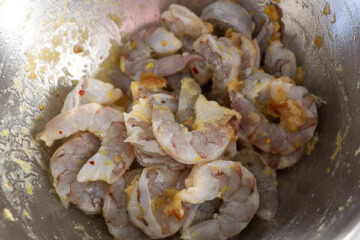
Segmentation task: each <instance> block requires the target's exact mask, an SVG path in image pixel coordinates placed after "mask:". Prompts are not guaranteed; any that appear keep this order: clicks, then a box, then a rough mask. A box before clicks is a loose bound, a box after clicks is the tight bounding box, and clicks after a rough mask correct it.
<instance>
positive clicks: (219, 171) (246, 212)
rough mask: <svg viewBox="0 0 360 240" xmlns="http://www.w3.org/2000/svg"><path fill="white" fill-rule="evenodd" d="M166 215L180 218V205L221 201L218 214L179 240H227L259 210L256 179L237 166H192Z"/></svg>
mask: <svg viewBox="0 0 360 240" xmlns="http://www.w3.org/2000/svg"><path fill="white" fill-rule="evenodd" d="M185 185H186V189H184V190H182V191H180V192H178V193H177V194H176V195H175V196H174V198H173V201H172V202H171V204H169V205H168V206H167V207H166V209H165V210H166V212H168V213H171V214H174V215H175V216H177V217H178V218H180V219H181V218H182V217H184V216H183V213H184V211H183V202H188V203H192V204H198V203H203V202H205V201H210V200H213V199H215V198H220V199H222V200H223V204H222V206H221V207H220V209H219V213H218V214H214V215H213V218H212V219H210V220H207V221H204V222H201V223H198V224H195V225H193V226H191V227H189V228H187V229H185V230H184V231H183V233H182V239H224V240H225V239H228V238H230V237H233V236H235V235H237V234H239V233H240V232H241V231H242V230H243V229H244V228H245V227H246V226H247V224H248V223H249V222H250V220H251V219H252V218H253V217H254V215H255V213H256V211H257V209H258V206H259V194H258V192H257V187H256V179H255V177H254V176H253V175H252V174H251V172H249V171H248V170H247V169H246V168H245V167H243V166H242V165H241V164H240V163H237V162H233V161H224V160H217V161H214V162H210V163H205V164H202V165H201V164H199V165H195V166H194V167H193V169H192V170H191V173H190V175H189V177H188V178H187V179H186V180H185ZM209 189H211V191H209Z"/></svg>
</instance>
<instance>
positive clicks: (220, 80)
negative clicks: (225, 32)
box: [193, 34, 241, 104]
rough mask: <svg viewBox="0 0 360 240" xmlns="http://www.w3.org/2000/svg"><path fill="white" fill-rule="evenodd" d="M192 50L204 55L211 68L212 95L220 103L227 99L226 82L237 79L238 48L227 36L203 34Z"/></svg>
mask: <svg viewBox="0 0 360 240" xmlns="http://www.w3.org/2000/svg"><path fill="white" fill-rule="evenodd" d="M193 50H194V51H195V52H196V53H197V54H199V55H200V56H202V57H204V59H205V61H206V63H207V64H208V66H209V68H210V69H211V70H212V72H213V75H212V81H213V85H212V95H213V97H214V98H215V99H216V100H217V101H218V102H219V103H221V104H226V103H227V102H228V101H229V94H228V90H227V84H228V82H230V81H232V80H237V77H238V74H239V69H240V64H241V58H240V54H239V50H238V49H237V48H236V47H234V45H233V44H232V42H231V40H230V39H228V38H219V39H217V38H216V37H213V36H212V35H210V34H205V35H202V36H201V37H199V38H198V39H197V40H196V41H195V43H194V45H193Z"/></svg>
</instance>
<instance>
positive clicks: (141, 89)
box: [124, 78, 185, 169]
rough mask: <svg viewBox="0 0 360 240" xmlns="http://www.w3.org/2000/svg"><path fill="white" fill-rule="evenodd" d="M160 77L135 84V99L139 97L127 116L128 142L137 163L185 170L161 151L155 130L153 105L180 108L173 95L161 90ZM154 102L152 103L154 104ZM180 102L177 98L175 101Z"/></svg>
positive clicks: (133, 86) (125, 116) (133, 88)
mask: <svg viewBox="0 0 360 240" xmlns="http://www.w3.org/2000/svg"><path fill="white" fill-rule="evenodd" d="M162 81H163V80H162V79H161V78H151V79H150V78H147V80H144V79H143V80H141V81H138V82H133V83H132V90H133V96H135V97H136V98H138V97H142V98H138V99H137V101H136V104H135V105H134V106H133V107H132V110H131V111H130V112H129V113H125V114H124V119H125V126H126V129H127V133H128V138H127V139H126V140H125V141H126V142H129V143H131V144H133V145H134V146H135V154H136V158H137V161H138V162H139V163H140V164H141V165H142V166H145V167H150V166H156V165H158V164H164V165H167V166H169V167H170V168H172V169H182V168H185V165H183V164H181V163H179V162H176V161H175V160H174V159H173V158H172V157H170V156H168V155H167V153H166V152H165V151H164V150H163V149H162V148H161V146H160V145H159V143H158V142H157V140H156V138H155V136H154V134H153V131H152V117H151V113H152V108H153V107H152V106H153V105H157V106H167V107H169V108H170V109H173V110H175V109H177V101H176V102H174V101H173V100H174V98H173V96H174V95H173V94H170V95H168V94H167V93H164V92H163V93H159V92H161V91H162ZM151 99H153V101H151ZM176 100H177V98H176Z"/></svg>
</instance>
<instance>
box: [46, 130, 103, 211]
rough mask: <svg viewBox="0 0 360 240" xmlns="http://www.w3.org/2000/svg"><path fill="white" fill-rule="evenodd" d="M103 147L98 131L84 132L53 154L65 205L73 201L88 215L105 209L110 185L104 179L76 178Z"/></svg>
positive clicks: (56, 184) (53, 168)
mask: <svg viewBox="0 0 360 240" xmlns="http://www.w3.org/2000/svg"><path fill="white" fill-rule="evenodd" d="M99 147H100V140H99V139H98V138H97V137H96V136H95V135H94V134H92V133H82V134H80V135H77V136H74V137H73V138H72V139H70V140H69V141H67V142H65V143H64V144H63V145H61V146H60V147H59V148H58V149H57V150H56V151H55V153H54V155H53V156H52V157H51V159H50V172H51V175H52V176H53V179H54V182H53V184H54V187H55V191H56V193H57V194H58V195H59V197H60V199H61V201H62V202H63V203H64V205H65V207H68V206H69V203H72V204H74V205H76V206H77V207H78V208H79V209H80V210H81V211H83V212H84V213H86V214H91V215H92V214H98V213H100V212H101V208H102V206H103V203H104V197H105V192H106V190H107V187H108V185H107V184H106V183H104V182H101V181H96V182H86V183H81V182H78V181H77V180H76V176H77V174H78V173H79V171H80V169H81V167H82V166H83V164H84V163H86V161H87V160H88V159H89V158H90V157H91V156H92V155H94V154H95V153H96V152H97V151H98V149H99Z"/></svg>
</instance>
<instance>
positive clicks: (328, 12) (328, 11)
mask: <svg viewBox="0 0 360 240" xmlns="http://www.w3.org/2000/svg"><path fill="white" fill-rule="evenodd" d="M323 14H324V15H325V16H328V15H330V14H331V8H330V4H329V3H325V6H324V10H323Z"/></svg>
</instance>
